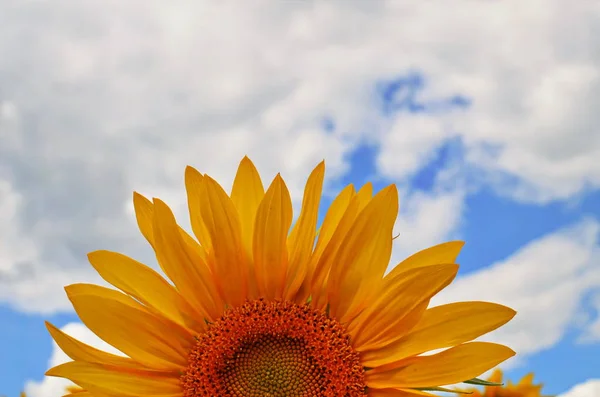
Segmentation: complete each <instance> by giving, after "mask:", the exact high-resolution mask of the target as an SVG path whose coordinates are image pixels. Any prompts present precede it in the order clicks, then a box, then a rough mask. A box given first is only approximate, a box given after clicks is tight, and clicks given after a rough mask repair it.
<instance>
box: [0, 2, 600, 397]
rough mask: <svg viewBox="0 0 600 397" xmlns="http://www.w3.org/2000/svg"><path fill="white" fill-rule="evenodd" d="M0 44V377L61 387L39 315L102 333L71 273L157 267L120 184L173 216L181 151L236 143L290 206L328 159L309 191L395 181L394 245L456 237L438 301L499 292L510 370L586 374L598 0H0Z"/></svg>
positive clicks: (32, 391) (35, 390)
mask: <svg viewBox="0 0 600 397" xmlns="http://www.w3.org/2000/svg"><path fill="white" fill-rule="evenodd" d="M0 54H1V55H0V325H1V326H0V394H3V395H6V396H7V397H12V396H17V395H18V393H19V392H20V391H21V390H25V391H27V393H28V394H29V395H30V397H55V396H57V395H58V396H60V395H62V391H63V389H62V388H63V386H64V385H65V383H61V380H58V379H50V378H48V379H45V378H44V376H43V374H44V372H45V370H47V369H48V368H49V367H50V366H53V365H56V364H57V363H60V362H63V361H65V360H66V356H64V354H63V353H61V352H60V351H58V349H57V347H56V345H55V344H53V343H52V341H51V339H50V337H49V335H48V334H47V331H46V330H45V327H44V323H43V322H44V320H49V321H51V322H52V323H54V324H55V325H57V326H58V327H60V328H62V329H63V330H65V332H67V333H69V334H71V335H73V336H76V337H78V338H80V339H82V340H84V341H87V342H88V343H91V344H94V345H95V346H100V347H104V348H106V349H110V347H109V346H106V345H102V343H101V341H98V340H97V339H95V337H94V336H93V335H92V334H91V333H90V332H89V331H87V330H86V329H85V328H84V327H83V326H82V325H81V323H79V322H78V319H77V317H76V316H75V314H74V312H73V310H72V308H71V307H70V305H69V302H68V300H67V299H66V297H65V294H64V291H63V286H64V285H68V284H71V283H75V282H95V283H101V281H100V279H99V277H98V276H97V275H96V274H95V273H94V271H93V269H92V268H91V266H90V265H89V264H88V263H87V261H86V253H87V252H89V251H93V250H97V249H109V250H115V251H119V252H123V253H125V254H128V255H130V256H133V257H134V258H136V259H138V260H142V261H144V262H145V263H148V264H149V265H151V266H155V259H154V257H153V254H152V252H151V250H150V248H149V247H148V246H146V245H145V243H144V241H143V239H142V238H141V236H140V235H139V233H138V231H137V228H136V225H135V219H134V217H133V209H132V204H131V195H132V191H134V190H136V191H139V192H140V193H142V194H144V195H146V196H150V197H153V196H154V197H160V198H162V199H164V200H165V201H166V202H167V203H168V204H169V205H170V206H172V208H173V209H174V211H175V213H176V215H178V218H179V219H181V220H182V222H183V224H184V226H185V224H186V222H187V221H186V213H185V209H186V208H185V207H186V203H185V191H184V188H183V172H184V168H185V166H186V165H188V164H189V165H192V166H194V167H196V168H197V169H199V170H200V171H201V172H205V173H207V174H209V175H211V176H213V177H214V178H215V179H217V180H218V181H219V182H220V183H221V184H222V185H223V186H225V187H226V188H228V187H229V186H231V182H232V180H233V177H234V173H235V169H236V167H237V165H238V163H239V161H240V160H241V158H242V157H243V156H244V155H248V156H249V157H250V158H251V159H252V160H253V161H254V163H255V164H256V165H257V167H258V169H259V171H260V172H261V174H262V175H263V180H264V181H269V180H271V179H272V178H273V177H274V176H275V174H276V173H277V172H281V174H282V176H283V177H284V178H285V180H286V182H287V183H288V186H289V188H290V192H291V195H292V198H293V200H294V205H295V208H296V209H297V208H298V205H299V203H300V200H301V194H302V189H303V184H304V182H305V180H306V177H307V176H308V174H309V172H310V170H311V169H312V168H313V167H314V166H315V165H316V164H317V163H318V162H320V161H321V160H322V159H325V162H326V167H327V174H326V185H325V190H324V198H323V204H322V207H323V209H326V208H327V206H328V204H329V203H330V202H331V198H332V196H333V195H335V194H336V192H338V191H339V190H340V188H341V187H343V186H345V185H346V184H348V183H354V184H356V185H357V186H360V185H362V184H363V183H365V182H367V181H372V182H373V183H374V186H375V187H376V188H377V189H379V188H381V187H383V186H385V185H387V184H390V183H395V184H396V185H397V186H398V189H399V193H400V213H399V216H398V220H397V223H396V227H395V232H396V233H397V234H399V237H398V238H397V239H396V240H395V241H394V251H393V257H392V262H391V265H393V264H395V263H398V262H399V261H400V260H401V259H403V258H405V257H406V256H408V255H410V254H411V253H414V252H416V251H418V250H420V249H423V248H426V247H428V246H431V245H434V244H438V243H441V242H444V241H449V240H453V239H461V240H465V241H466V245H465V247H464V249H463V251H462V253H461V255H460V257H459V258H458V262H459V263H460V265H461V268H460V272H459V277H458V278H457V280H456V281H455V282H454V283H453V284H451V285H450V286H449V287H448V288H446V289H445V290H444V291H442V292H441V293H440V294H439V296H438V297H436V298H435V300H434V302H432V304H440V303H444V302H452V301H458V300H489V301H494V302H498V303H502V304H505V305H508V306H510V307H513V308H514V309H516V310H517V311H518V314H517V316H516V317H515V319H514V320H513V321H511V322H510V323H509V324H508V325H506V326H505V327H503V328H502V329H500V330H498V331H496V332H494V333H492V334H490V335H487V336H485V337H484V338H485V340H490V341H496V342H502V343H506V344H508V345H509V346H511V347H512V348H513V349H514V350H516V351H517V353H518V354H517V356H516V357H515V358H514V359H511V360H510V361H508V362H506V363H505V364H504V365H503V368H504V369H505V371H506V376H507V377H508V378H509V379H512V380H518V379H519V378H520V377H521V376H523V375H524V374H526V373H528V372H531V371H533V372H535V379H536V380H537V381H539V382H542V383H544V385H545V386H544V389H543V391H544V392H545V394H549V395H559V396H560V397H592V396H593V397H596V396H598V395H600V166H598V164H599V163H598V159H599V158H600V113H599V112H598V111H597V110H598V108H599V106H600V2H598V1H594V0H589V1H587V0H583V1H579V2H567V1H566V0H543V1H542V0H530V1H528V2H522V1H518V0H515V1H513V0H506V1H479V2H476V1H458V0H456V1H442V0H439V1H436V0H433V1H429V2H413V1H408V0H406V1H405V0H389V1H384V0H374V1H369V2H367V1H359V0H352V1H342V0H339V1H335V0H326V1H311V0H305V1H300V0H294V1H291V0H290V1H267V0H248V1H245V2H240V1H233V0H224V1H221V2H212V1H199V0H198V1H183V0H182V1H179V0H178V1H172V2H168V3H167V2H160V1H152V0H151V1H147V0H109V1H94V0H90V1H85V2H82V1H77V0H54V1H23V0H0Z"/></svg>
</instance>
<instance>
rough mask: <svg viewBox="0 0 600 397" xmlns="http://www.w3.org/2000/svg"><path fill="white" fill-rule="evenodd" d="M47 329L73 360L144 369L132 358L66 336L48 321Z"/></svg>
mask: <svg viewBox="0 0 600 397" xmlns="http://www.w3.org/2000/svg"><path fill="white" fill-rule="evenodd" d="M46 328H47V329H48V332H50V335H51V336H52V339H54V341H55V342H56V344H57V345H58V347H60V348H61V350H62V351H63V352H65V354H66V355H67V356H69V357H70V358H72V359H73V360H76V361H86V362H90V363H96V364H103V365H112V366H117V367H124V368H137V369H141V368H143V366H142V365H140V364H138V363H136V362H135V361H133V360H132V359H130V358H127V357H120V356H117V355H114V354H111V353H107V352H104V351H102V350H98V349H96V348H95V347H92V346H90V345H87V344H85V343H83V342H80V341H78V340H77V339H75V338H73V337H71V336H69V335H67V334H65V333H64V332H62V331H61V330H60V329H58V328H56V327H55V326H54V325H52V324H50V323H49V322H47V321H46Z"/></svg>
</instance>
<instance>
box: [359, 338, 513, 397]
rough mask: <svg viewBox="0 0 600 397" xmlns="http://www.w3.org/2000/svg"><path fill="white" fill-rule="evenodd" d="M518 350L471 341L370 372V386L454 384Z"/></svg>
mask: <svg viewBox="0 0 600 397" xmlns="http://www.w3.org/2000/svg"><path fill="white" fill-rule="evenodd" d="M514 355H515V352H514V351H512V350H511V349H509V348H508V347H506V346H503V345H498V344H495V343H486V342H471V343H465V344H463V345H458V346H455V347H453V348H451V349H448V350H445V351H443V352H441V353H437V354H434V355H431V356H418V357H411V358H408V359H406V360H402V361H399V362H396V363H393V364H390V365H386V366H382V367H378V368H375V369H372V370H370V371H367V372H366V374H365V380H366V383H367V386H369V387H375V388H388V387H389V388H412V387H432V386H440V385H450V384H453V383H459V382H463V381H465V380H468V379H472V378H475V377H477V376H479V375H481V374H482V373H484V372H486V371H487V370H489V369H491V368H494V367H495V366H496V365H498V364H500V363H501V362H503V361H505V360H507V359H509V358H510V357H512V356H514Z"/></svg>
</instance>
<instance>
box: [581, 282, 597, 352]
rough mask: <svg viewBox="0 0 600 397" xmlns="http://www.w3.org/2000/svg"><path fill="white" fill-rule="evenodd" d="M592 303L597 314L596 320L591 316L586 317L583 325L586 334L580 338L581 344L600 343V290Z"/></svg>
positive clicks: (593, 297)
mask: <svg viewBox="0 0 600 397" xmlns="http://www.w3.org/2000/svg"><path fill="white" fill-rule="evenodd" d="M590 303H591V306H592V309H593V311H594V312H595V318H594V316H591V315H587V316H584V318H583V321H582V325H581V326H582V328H584V332H583V334H582V335H581V337H580V338H579V342H581V343H594V342H598V341H600V290H599V291H597V292H596V293H595V294H593V295H592V297H591V299H590Z"/></svg>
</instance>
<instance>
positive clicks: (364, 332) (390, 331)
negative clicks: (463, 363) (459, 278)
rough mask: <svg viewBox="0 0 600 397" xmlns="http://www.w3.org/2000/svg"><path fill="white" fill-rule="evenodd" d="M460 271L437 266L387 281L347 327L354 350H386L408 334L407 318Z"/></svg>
mask: <svg viewBox="0 0 600 397" xmlns="http://www.w3.org/2000/svg"><path fill="white" fill-rule="evenodd" d="M457 272H458V265H435V266H427V267H421V268H415V269H412V270H409V271H407V272H404V273H401V274H399V275H398V276H397V277H395V278H393V279H386V280H385V281H384V283H383V288H382V289H381V291H379V292H378V293H377V295H376V298H375V301H374V302H372V303H370V304H369V307H367V308H366V309H365V310H364V312H363V313H361V315H360V317H359V318H357V319H356V321H354V322H352V323H351V324H349V325H348V332H349V334H350V336H351V337H352V338H353V345H354V346H355V348H356V349H357V350H358V351H365V350H369V349H373V348H377V347H383V346H385V345H387V344H389V343H392V342H393V341H395V340H397V339H399V338H400V337H402V335H403V334H404V333H405V332H408V331H409V329H406V328H405V327H404V326H403V325H404V320H405V318H406V316H407V315H408V314H409V313H411V312H412V310H414V309H415V308H416V307H418V306H420V305H422V304H423V303H424V302H427V301H429V299H431V297H432V296H434V295H435V294H437V293H438V292H439V291H440V290H441V289H442V288H444V287H446V286H447V285H448V284H450V282H452V280H453V279H454V277H456V273H457Z"/></svg>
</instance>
